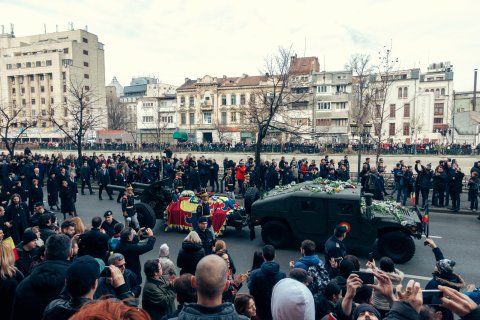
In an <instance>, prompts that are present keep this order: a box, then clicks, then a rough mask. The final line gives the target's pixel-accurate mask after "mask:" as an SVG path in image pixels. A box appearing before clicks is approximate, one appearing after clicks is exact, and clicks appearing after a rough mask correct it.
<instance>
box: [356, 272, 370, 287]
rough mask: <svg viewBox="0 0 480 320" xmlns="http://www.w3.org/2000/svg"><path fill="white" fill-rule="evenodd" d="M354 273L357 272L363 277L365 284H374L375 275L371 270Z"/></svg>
mask: <svg viewBox="0 0 480 320" xmlns="http://www.w3.org/2000/svg"><path fill="white" fill-rule="evenodd" d="M352 273H353V274H356V275H358V276H359V277H360V279H362V282H363V284H373V283H374V275H373V273H371V272H365V271H353V272H352Z"/></svg>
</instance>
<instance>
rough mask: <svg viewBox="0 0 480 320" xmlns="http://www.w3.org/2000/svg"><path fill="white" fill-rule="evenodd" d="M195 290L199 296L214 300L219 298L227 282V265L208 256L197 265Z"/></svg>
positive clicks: (218, 258) (223, 261)
mask: <svg viewBox="0 0 480 320" xmlns="http://www.w3.org/2000/svg"><path fill="white" fill-rule="evenodd" d="M195 279H196V288H197V293H198V295H199V296H203V297H205V298H207V299H214V298H216V297H218V296H221V295H222V293H223V290H224V288H225V283H226V282H227V264H226V263H225V260H223V259H222V258H220V257H219V256H217V255H214V254H211V255H208V256H206V257H204V258H202V260H200V262H199V263H198V265H197V270H196V271H195Z"/></svg>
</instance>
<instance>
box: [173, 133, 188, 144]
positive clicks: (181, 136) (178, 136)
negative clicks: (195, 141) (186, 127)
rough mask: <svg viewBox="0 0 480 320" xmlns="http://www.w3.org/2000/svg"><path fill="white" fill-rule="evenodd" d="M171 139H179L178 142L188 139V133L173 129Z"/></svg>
mask: <svg viewBox="0 0 480 320" xmlns="http://www.w3.org/2000/svg"><path fill="white" fill-rule="evenodd" d="M173 139H176V140H179V141H180V142H185V141H188V134H187V133H186V132H183V131H175V132H174V133H173Z"/></svg>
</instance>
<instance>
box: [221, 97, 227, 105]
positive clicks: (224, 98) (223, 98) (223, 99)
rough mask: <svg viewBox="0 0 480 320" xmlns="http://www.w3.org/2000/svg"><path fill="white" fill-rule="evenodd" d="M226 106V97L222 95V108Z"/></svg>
mask: <svg viewBox="0 0 480 320" xmlns="http://www.w3.org/2000/svg"><path fill="white" fill-rule="evenodd" d="M226 105H227V96H226V95H222V106H226Z"/></svg>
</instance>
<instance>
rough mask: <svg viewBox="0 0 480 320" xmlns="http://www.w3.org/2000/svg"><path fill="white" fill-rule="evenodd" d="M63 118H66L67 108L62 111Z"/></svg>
mask: <svg viewBox="0 0 480 320" xmlns="http://www.w3.org/2000/svg"><path fill="white" fill-rule="evenodd" d="M63 116H64V117H66V116H68V109H67V108H64V109H63Z"/></svg>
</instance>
